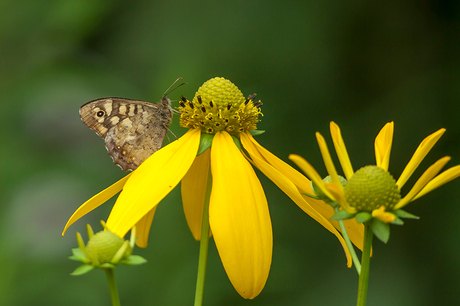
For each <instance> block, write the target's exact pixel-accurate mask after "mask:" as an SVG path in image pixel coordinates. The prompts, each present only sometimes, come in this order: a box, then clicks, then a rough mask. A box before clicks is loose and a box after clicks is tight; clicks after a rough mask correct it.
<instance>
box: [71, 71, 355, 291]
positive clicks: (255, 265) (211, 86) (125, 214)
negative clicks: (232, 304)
mask: <svg viewBox="0 0 460 306" xmlns="http://www.w3.org/2000/svg"><path fill="white" fill-rule="evenodd" d="M254 98H255V95H251V96H249V97H248V98H246V99H245V98H244V96H243V95H242V93H241V91H240V90H239V89H238V88H237V87H236V86H235V85H234V84H233V83H231V82H230V81H228V80H226V79H224V78H213V79H211V80H209V81H207V82H205V83H204V84H203V85H202V86H201V87H200V88H199V90H198V92H197V93H196V95H195V98H194V99H193V101H189V100H187V99H186V98H183V99H182V100H183V101H182V102H180V107H179V111H180V112H181V115H180V123H181V126H183V127H186V128H188V129H189V130H188V132H187V133H186V134H185V135H183V136H182V137H180V138H179V139H177V140H176V141H174V142H172V143H170V144H169V145H167V146H165V147H164V148H162V149H160V150H159V151H157V152H156V153H155V154H153V155H152V156H151V157H150V158H148V159H147V160H146V161H145V162H144V163H143V164H141V165H140V166H139V168H138V169H136V170H135V171H134V172H132V173H131V174H128V175H127V176H126V177H124V178H123V179H121V180H120V181H118V182H117V183H115V184H114V185H112V186H110V187H109V188H107V189H105V190H103V191H102V192H100V193H98V194H97V195H95V196H94V197H92V198H91V199H90V200H88V201H87V202H85V203H84V204H83V205H82V206H81V207H80V208H79V209H78V210H77V211H76V212H75V213H74V214H73V216H72V217H71V218H70V220H69V221H68V223H67V225H66V227H65V229H64V232H65V230H66V229H67V228H68V227H69V226H70V225H71V224H72V223H74V222H75V221H76V220H77V219H79V218H80V217H82V216H83V215H85V214H86V213H88V212H89V211H91V210H93V209H94V208H96V207H97V206H99V205H101V204H102V203H104V202H105V201H107V200H108V199H109V198H111V197H112V196H114V195H115V194H116V193H118V192H119V191H120V190H123V191H122V192H121V194H120V195H119V197H118V199H117V201H116V203H115V205H114V207H113V209H112V211H111V213H110V216H109V218H108V220H107V228H109V229H110V230H111V231H112V232H113V233H116V234H117V235H119V236H121V237H123V236H124V235H125V234H126V233H127V232H128V231H129V230H130V229H131V228H132V227H133V226H136V228H137V231H138V234H139V236H138V240H137V245H138V246H140V247H146V246H147V238H148V234H149V230H150V226H151V222H152V219H153V216H154V213H155V209H156V207H157V205H158V203H159V202H160V201H161V200H162V199H163V198H164V197H165V196H166V195H167V194H168V193H169V192H170V191H171V190H172V189H174V188H175V186H176V185H177V184H178V183H179V182H182V183H181V192H182V200H183V206H184V212H185V216H186V219H187V223H188V225H189V228H190V230H191V232H192V234H193V236H194V238H195V239H197V240H200V239H201V238H200V237H201V235H200V233H201V231H202V228H201V227H202V221H203V220H202V217H203V211H204V209H205V208H206V207H205V203H206V201H207V200H209V225H210V230H211V233H212V235H213V237H214V241H215V243H216V246H217V249H218V252H219V255H220V257H221V260H222V263H223V266H224V268H225V270H226V272H227V275H228V277H229V279H230V281H231V282H232V284H233V286H234V287H235V289H236V290H237V291H238V293H239V294H240V295H241V296H242V297H244V298H247V299H252V298H254V297H256V296H257V295H258V294H259V293H260V292H261V290H262V289H263V287H264V285H265V282H266V280H267V278H268V273H269V270H270V265H271V259H272V248H273V237H272V227H271V220H270V214H269V209H268V203H267V199H266V197H265V193H264V190H263V188H262V185H261V184H260V181H259V180H258V178H257V176H256V174H255V172H254V169H253V168H252V166H251V163H252V164H253V165H255V166H256V167H257V168H259V169H260V170H261V171H262V172H263V173H264V174H265V175H266V176H267V177H268V178H270V179H271V180H272V181H273V182H274V183H275V184H276V185H277V186H278V187H279V188H280V189H281V190H283V191H284V192H285V193H286V194H287V195H288V196H289V197H290V198H291V199H292V200H293V201H294V202H295V203H296V204H297V205H298V206H299V207H300V208H301V209H302V210H304V211H305V212H306V213H307V214H309V215H310V216H311V217H312V218H314V219H315V220H316V221H317V222H319V223H320V224H321V225H323V226H324V227H325V228H326V229H328V230H329V231H330V232H331V233H333V234H334V235H335V236H336V237H337V238H338V239H339V241H340V242H341V244H342V246H343V247H344V250H345V253H346V255H347V259H348V265H349V266H350V265H351V260H350V254H349V251H348V248H347V246H346V244H345V243H344V240H343V238H342V236H341V234H340V232H339V231H338V230H337V228H338V226H337V222H336V221H333V220H332V221H331V220H329V218H330V217H331V216H332V215H333V210H332V209H331V207H329V206H328V205H325V204H324V203H323V202H322V201H318V200H315V199H310V198H308V197H307V196H305V195H302V194H301V193H305V192H306V193H308V192H310V193H312V192H311V189H310V188H309V187H305V186H309V183H310V181H309V180H308V179H307V178H306V177H305V176H303V175H302V174H300V173H299V172H298V171H296V170H295V169H293V168H292V167H290V166H289V165H287V164H286V163H284V162H283V161H281V160H280V159H278V158H277V157H276V156H274V155H273V154H271V153H270V152H269V151H268V150H266V149H265V148H263V147H262V146H260V145H259V144H258V143H257V142H256V141H255V140H254V138H253V136H252V135H251V132H252V133H254V130H256V124H257V123H258V122H259V115H261V110H260V106H261V105H262V103H261V102H260V101H259V102H254ZM254 134H255V133H254ZM209 186H210V188H209ZM207 190H210V194H209V195H207ZM345 222H346V223H347V228H348V229H349V236H350V238H351V240H352V242H353V243H354V244H355V245H357V246H358V247H359V248H361V247H362V239H363V238H362V237H363V228H362V225H360V224H358V223H356V221H355V220H347V221H345Z"/></svg>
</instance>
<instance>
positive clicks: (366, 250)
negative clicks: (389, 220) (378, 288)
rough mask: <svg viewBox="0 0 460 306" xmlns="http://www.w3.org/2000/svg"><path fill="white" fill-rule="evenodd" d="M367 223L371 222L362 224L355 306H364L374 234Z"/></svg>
mask: <svg viewBox="0 0 460 306" xmlns="http://www.w3.org/2000/svg"><path fill="white" fill-rule="evenodd" d="M369 222H371V221H368V222H366V223H364V246H363V254H362V257H361V264H362V266H361V273H360V274H359V284H358V302H357V304H356V305H357V306H364V305H366V297H367V288H368V285H369V270H370V263H371V249H372V238H373V237H374V233H373V232H372V229H371V227H370V226H369Z"/></svg>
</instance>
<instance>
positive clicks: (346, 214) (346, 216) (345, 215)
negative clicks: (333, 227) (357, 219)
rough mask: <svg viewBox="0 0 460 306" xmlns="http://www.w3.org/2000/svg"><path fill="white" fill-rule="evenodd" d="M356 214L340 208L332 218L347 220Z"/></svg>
mask: <svg viewBox="0 0 460 306" xmlns="http://www.w3.org/2000/svg"><path fill="white" fill-rule="evenodd" d="M355 215H356V214H350V213H349V212H347V211H345V210H339V211H338V212H336V213H335V214H334V215H333V216H332V217H331V220H346V219H351V218H353V217H354V216H355Z"/></svg>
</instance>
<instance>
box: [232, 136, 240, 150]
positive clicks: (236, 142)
mask: <svg viewBox="0 0 460 306" xmlns="http://www.w3.org/2000/svg"><path fill="white" fill-rule="evenodd" d="M232 138H233V141H234V142H235V144H236V146H237V147H238V150H240V151H241V142H240V140H239V139H238V138H236V137H235V136H233V135H232Z"/></svg>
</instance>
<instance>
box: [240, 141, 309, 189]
mask: <svg viewBox="0 0 460 306" xmlns="http://www.w3.org/2000/svg"><path fill="white" fill-rule="evenodd" d="M241 139H242V140H244V141H246V142H247V143H252V144H253V145H254V146H255V148H254V150H253V151H252V153H251V154H252V155H253V156H257V157H259V158H260V159H262V160H265V161H266V162H267V163H269V164H270V165H272V166H273V167H275V168H276V169H277V170H278V171H280V172H281V173H282V174H284V175H285V176H286V177H288V178H289V179H290V180H291V181H292V182H293V183H294V184H295V185H296V186H297V188H299V189H300V192H304V193H309V194H313V191H312V190H311V187H310V180H309V179H307V178H306V177H305V176H304V175H302V174H301V173H300V172H299V171H297V170H296V169H294V168H293V167H291V166H290V165H288V164H287V163H285V162H284V161H282V160H281V159H279V158H278V157H277V156H276V155H274V154H272V153H271V152H270V151H268V150H267V149H265V148H264V147H262V146H261V145H260V144H259V143H258V142H257V141H256V140H255V139H254V137H252V135H251V134H250V133H242V134H241ZM243 146H244V145H243ZM304 186H306V188H307V189H303V188H304Z"/></svg>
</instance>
